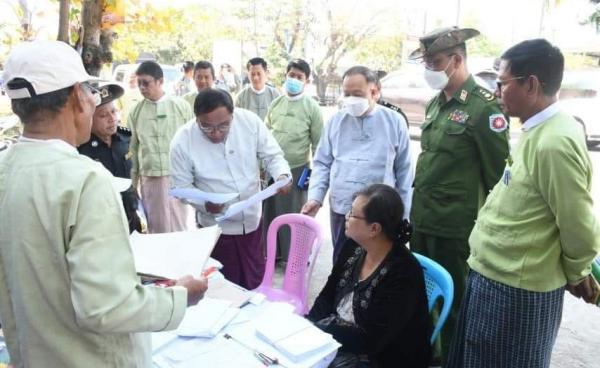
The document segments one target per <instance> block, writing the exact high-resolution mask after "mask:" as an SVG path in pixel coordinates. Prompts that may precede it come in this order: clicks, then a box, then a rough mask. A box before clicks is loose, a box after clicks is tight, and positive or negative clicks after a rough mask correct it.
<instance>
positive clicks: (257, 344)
mask: <svg viewBox="0 0 600 368" xmlns="http://www.w3.org/2000/svg"><path fill="white" fill-rule="evenodd" d="M256 327H257V325H256V323H255V321H253V322H251V323H246V324H243V325H239V326H238V325H236V326H235V328H232V329H231V331H228V333H229V334H230V335H231V336H233V337H234V338H236V339H237V340H239V341H241V342H242V343H244V344H245V345H246V346H249V347H251V348H252V349H254V350H257V351H259V352H261V353H264V354H266V355H268V356H269V357H271V358H277V359H278V360H279V361H280V362H281V364H282V365H284V366H285V367H288V368H305V367H313V366H315V365H316V364H317V363H319V362H320V361H321V360H322V359H323V358H325V357H326V356H328V355H330V354H331V353H333V352H335V351H337V349H338V348H339V347H340V346H341V345H340V344H339V343H337V342H336V341H335V340H333V339H332V340H331V343H330V344H328V345H327V346H324V347H322V348H321V349H319V350H317V351H313V352H312V353H310V354H305V355H304V356H302V357H301V359H299V360H292V359H291V358H290V357H288V356H287V355H285V354H284V353H283V352H281V351H279V350H278V349H277V348H276V347H274V346H273V345H271V344H269V343H268V342H266V341H264V340H263V339H261V338H259V337H258V336H257V334H256Z"/></svg>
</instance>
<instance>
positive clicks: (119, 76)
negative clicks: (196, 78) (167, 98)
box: [113, 64, 183, 95]
mask: <svg viewBox="0 0 600 368" xmlns="http://www.w3.org/2000/svg"><path fill="white" fill-rule="evenodd" d="M138 66H139V64H121V65H117V66H116V67H115V70H114V71H113V80H114V81H115V82H118V83H120V84H121V85H123V86H129V79H130V78H131V76H132V75H133V74H135V71H136V69H137V68H138ZM160 67H161V68H162V70H163V75H164V77H163V79H164V82H163V89H164V91H165V93H166V94H167V95H175V92H176V90H175V87H176V86H177V82H179V81H180V80H181V78H183V72H182V71H181V68H178V67H176V66H173V65H161V66H160ZM135 88H137V87H135Z"/></svg>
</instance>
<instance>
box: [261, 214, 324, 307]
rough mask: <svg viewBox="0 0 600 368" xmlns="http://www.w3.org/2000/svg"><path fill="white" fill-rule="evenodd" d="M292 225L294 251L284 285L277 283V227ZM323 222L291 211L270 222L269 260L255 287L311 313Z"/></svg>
mask: <svg viewBox="0 0 600 368" xmlns="http://www.w3.org/2000/svg"><path fill="white" fill-rule="evenodd" d="M286 225H288V226H289V227H290V254H289V255H288V259H287V267H286V268H285V276H284V278H283V287H282V288H281V289H280V288H274V287H273V274H274V273H275V255H276V252H277V231H278V230H279V229H280V228H281V227H282V226H286ZM321 240H322V239H321V226H320V225H319V223H318V222H317V221H316V220H315V219H313V218H312V217H310V216H306V215H301V214H298V213H289V214H286V215H281V216H278V217H277V218H275V219H274V220H273V222H272V223H271V225H270V226H269V231H268V233H267V264H266V267H265V274H264V276H263V280H262V282H261V284H260V286H259V287H258V288H256V289H255V291H258V292H260V293H262V294H264V295H265V296H266V297H267V299H268V300H271V301H282V302H287V303H290V304H292V305H294V306H295V307H296V309H295V312H296V313H297V314H300V315H305V314H306V313H308V300H307V299H308V286H309V282H310V278H311V275H312V271H313V268H314V266H315V260H316V258H317V254H319V249H320V247H321Z"/></svg>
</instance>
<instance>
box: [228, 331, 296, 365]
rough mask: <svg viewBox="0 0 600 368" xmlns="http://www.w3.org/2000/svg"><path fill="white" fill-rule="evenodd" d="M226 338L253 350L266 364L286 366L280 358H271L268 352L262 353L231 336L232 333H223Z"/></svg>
mask: <svg viewBox="0 0 600 368" xmlns="http://www.w3.org/2000/svg"><path fill="white" fill-rule="evenodd" d="M223 337H224V338H226V339H229V340H233V341H235V342H237V343H238V344H239V345H241V346H243V347H245V348H246V349H248V350H250V351H252V353H253V354H254V356H255V357H256V358H257V359H258V360H260V361H261V363H262V364H264V365H266V366H271V365H277V366H280V367H283V368H286V366H285V365H283V364H281V362H280V361H279V359H277V358H275V357H273V358H271V357H270V356H268V355H267V354H264V353H261V352H260V351H258V350H256V349H253V348H252V347H250V346H248V345H246V344H244V343H243V342H241V341H240V340H238V339H236V338H235V337H233V336H231V335H230V334H225V335H223Z"/></svg>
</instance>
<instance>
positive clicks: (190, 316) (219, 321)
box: [175, 298, 240, 337]
mask: <svg viewBox="0 0 600 368" xmlns="http://www.w3.org/2000/svg"><path fill="white" fill-rule="evenodd" d="M230 304H231V303H230V302H228V301H226V300H217V299H211V298H204V299H202V300H200V302H198V304H196V305H194V306H192V307H189V308H188V309H187V310H186V312H185V316H184V317H183V320H182V321H181V324H180V325H179V327H178V328H177V330H176V331H175V333H176V334H177V335H179V336H184V337H214V336H216V335H217V334H218V333H219V331H221V330H222V329H223V328H224V327H225V326H227V324H229V322H231V320H233V319H234V318H235V316H237V314H238V313H239V311H240V310H239V309H238V308H232V307H230Z"/></svg>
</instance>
